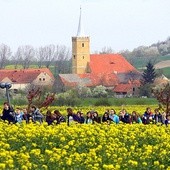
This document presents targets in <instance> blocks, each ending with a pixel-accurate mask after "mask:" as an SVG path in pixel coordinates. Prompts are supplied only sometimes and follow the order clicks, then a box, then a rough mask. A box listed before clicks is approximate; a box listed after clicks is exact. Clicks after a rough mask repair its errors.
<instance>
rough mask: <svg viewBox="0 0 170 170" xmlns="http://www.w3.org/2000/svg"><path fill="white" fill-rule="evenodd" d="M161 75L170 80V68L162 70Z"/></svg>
mask: <svg viewBox="0 0 170 170" xmlns="http://www.w3.org/2000/svg"><path fill="white" fill-rule="evenodd" d="M160 71H161V73H162V74H164V75H165V76H166V77H167V78H170V67H166V68H162V69H160Z"/></svg>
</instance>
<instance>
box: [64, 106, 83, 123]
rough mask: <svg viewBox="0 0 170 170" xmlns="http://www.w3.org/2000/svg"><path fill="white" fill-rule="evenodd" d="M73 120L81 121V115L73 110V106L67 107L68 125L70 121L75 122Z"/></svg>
mask: <svg viewBox="0 0 170 170" xmlns="http://www.w3.org/2000/svg"><path fill="white" fill-rule="evenodd" d="M73 122H78V123H79V122H80V119H79V117H78V116H77V115H76V114H74V113H73V110H72V108H70V107H69V108H67V125H68V126H69V125H70V123H73Z"/></svg>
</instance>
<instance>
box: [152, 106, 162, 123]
mask: <svg viewBox="0 0 170 170" xmlns="http://www.w3.org/2000/svg"><path fill="white" fill-rule="evenodd" d="M154 111H155V112H154V116H153V120H154V121H155V123H162V115H161V113H160V112H159V109H155V110H154Z"/></svg>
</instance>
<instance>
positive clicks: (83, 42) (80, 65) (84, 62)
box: [72, 37, 90, 74]
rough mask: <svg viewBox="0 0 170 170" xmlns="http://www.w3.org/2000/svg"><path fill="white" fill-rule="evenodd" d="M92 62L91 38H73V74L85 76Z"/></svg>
mask: <svg viewBox="0 0 170 170" xmlns="http://www.w3.org/2000/svg"><path fill="white" fill-rule="evenodd" d="M89 62H90V38H89V37H72V73H73V74H83V73H86V72H87V70H88V63H89Z"/></svg>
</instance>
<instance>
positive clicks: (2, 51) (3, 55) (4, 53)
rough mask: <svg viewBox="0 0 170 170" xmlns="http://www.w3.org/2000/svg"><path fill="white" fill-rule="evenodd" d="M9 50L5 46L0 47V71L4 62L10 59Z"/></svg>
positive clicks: (3, 66)
mask: <svg viewBox="0 0 170 170" xmlns="http://www.w3.org/2000/svg"><path fill="white" fill-rule="evenodd" d="M10 56H11V49H10V47H9V46H7V45H5V44H1V45H0V69H2V68H5V64H6V61H7V60H9V59H10Z"/></svg>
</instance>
